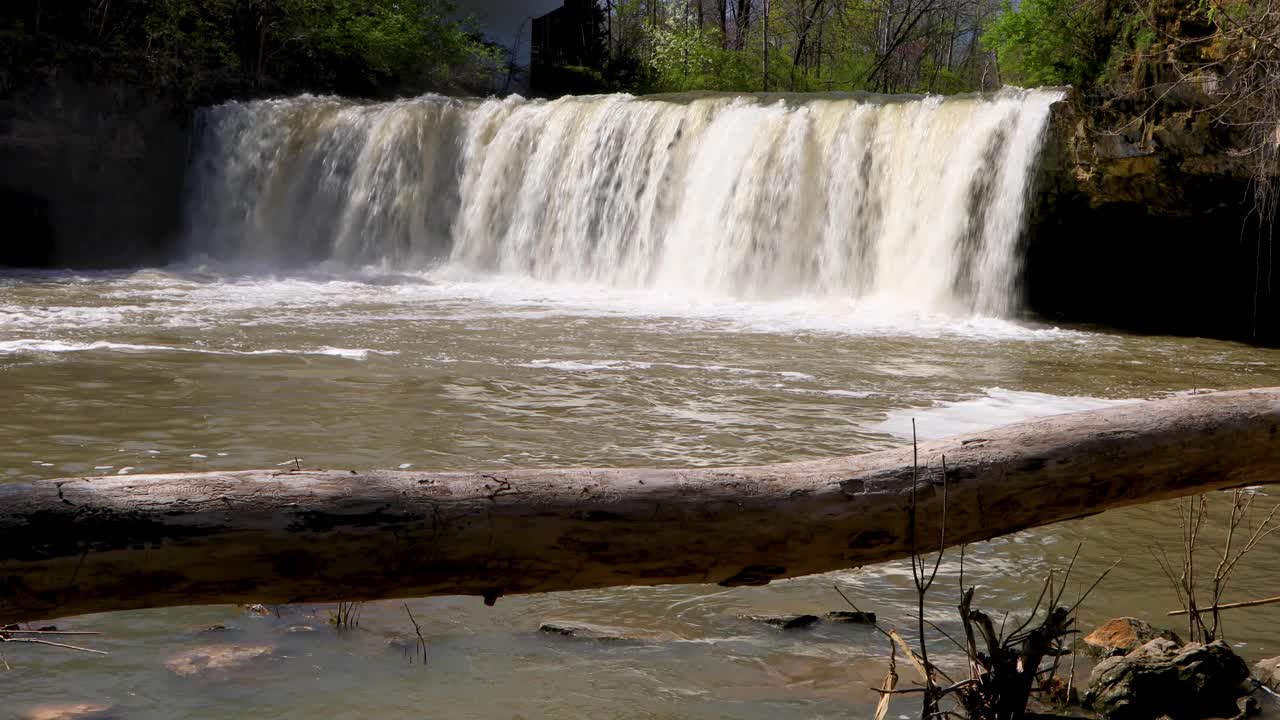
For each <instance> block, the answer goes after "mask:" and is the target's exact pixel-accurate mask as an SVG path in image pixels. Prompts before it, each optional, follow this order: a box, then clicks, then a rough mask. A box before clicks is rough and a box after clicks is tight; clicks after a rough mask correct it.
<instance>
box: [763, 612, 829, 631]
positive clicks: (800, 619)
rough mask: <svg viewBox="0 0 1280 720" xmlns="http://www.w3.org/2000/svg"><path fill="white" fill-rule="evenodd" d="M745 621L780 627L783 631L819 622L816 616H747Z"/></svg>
mask: <svg viewBox="0 0 1280 720" xmlns="http://www.w3.org/2000/svg"><path fill="white" fill-rule="evenodd" d="M746 619H747V620H754V621H755V622H762V623H765V624H766V625H773V626H774V627H780V628H782V629H783V630H798V629H800V628H807V627H809V626H810V625H813V624H815V623H817V622H818V621H820V620H821V618H819V617H818V616H817V615H747V616H746Z"/></svg>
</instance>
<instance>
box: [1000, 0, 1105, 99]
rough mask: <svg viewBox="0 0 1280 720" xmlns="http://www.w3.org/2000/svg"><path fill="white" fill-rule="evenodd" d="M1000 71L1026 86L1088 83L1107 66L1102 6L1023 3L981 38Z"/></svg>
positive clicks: (1080, 1)
mask: <svg viewBox="0 0 1280 720" xmlns="http://www.w3.org/2000/svg"><path fill="white" fill-rule="evenodd" d="M983 43H984V44H985V45H986V46H987V47H988V48H990V49H992V50H995V51H996V52H997V54H998V55H999V58H1000V67H1001V70H1003V71H1004V72H1005V74H1006V75H1007V76H1010V77H1011V78H1012V79H1013V80H1015V81H1017V82H1019V83H1020V84H1025V85H1076V86H1081V85H1087V84H1088V83H1090V82H1092V81H1093V80H1095V79H1096V78H1097V77H1098V76H1099V74H1100V73H1101V71H1102V68H1103V66H1104V64H1105V62H1106V58H1107V56H1108V55H1109V54H1110V53H1109V52H1108V50H1109V48H1108V42H1107V40H1106V38H1105V32H1104V28H1103V17H1102V8H1101V6H1100V4H1099V3H1098V2H1096V1H1095V0H1022V4H1021V6H1020V7H1018V8H1016V9H1015V8H1013V7H1012V6H1008V5H1007V6H1006V7H1005V10H1004V12H1003V13H1002V14H1001V15H1000V17H998V18H997V19H996V21H995V22H994V23H992V25H991V27H990V28H989V29H988V30H987V32H986V33H985V34H984V35H983Z"/></svg>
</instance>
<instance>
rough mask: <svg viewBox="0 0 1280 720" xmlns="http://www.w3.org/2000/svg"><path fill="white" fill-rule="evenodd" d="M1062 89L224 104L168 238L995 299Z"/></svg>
mask: <svg viewBox="0 0 1280 720" xmlns="http://www.w3.org/2000/svg"><path fill="white" fill-rule="evenodd" d="M1059 97H1060V94H1059V93H1057V92H1054V91H1045V90H1012V89H1009V90H1005V91H1002V92H1000V93H997V94H995V95H990V96H983V97H976V96H967V97H957V98H949V99H943V98H938V97H928V98H876V97H861V96H858V97H855V96H826V95H820V96H727V95H713V96H700V97H674V98H658V97H655V98H638V97H632V96H628V95H607V96H590V97H565V98H561V99H559V100H554V101H549V102H548V101H528V100H524V99H522V98H519V97H509V98H505V99H490V100H459V99H452V98H443V97H423V98H417V99H413V100H403V101H397V102H392V103H382V104H373V105H362V104H356V103H351V102H347V101H342V100H338V99H333V98H316V97H299V98H292V99H286V100H266V101H257V102H250V103H229V104H225V105H221V106H218V107H214V108H210V109H207V110H205V111H204V112H203V113H202V115H201V118H200V121H201V124H202V127H203V132H202V137H201V143H200V148H199V152H198V153H197V156H196V159H195V161H194V164H193V167H192V177H191V190H190V205H189V211H188V218H189V229H188V232H187V237H186V243H187V246H186V247H187V250H188V251H189V252H190V253H191V254H192V255H193V256H205V257H211V258H214V259H217V260H220V261H225V262H234V263H244V264H252V265H255V266H260V267H261V266H265V267H270V268H273V269H278V268H298V267H305V266H309V265H314V264H317V263H330V264H336V265H338V266H350V267H361V266H367V265H384V266H390V267H395V268H397V269H401V270H404V269H415V270H426V269H430V268H435V267H439V266H444V267H447V268H449V269H450V270H451V271H453V272H462V273H471V274H477V275H481V274H505V275H518V276H528V277H532V278H536V279H539V280H543V281H547V282H552V283H562V282H563V283H584V282H585V283H598V284H604V285H610V286H616V287H627V288H653V289H656V290H668V291H681V292H685V291H694V292H706V293H714V294H717V295H724V296H730V297H739V298H746V299H778V298H790V297H796V296H839V297H846V298H847V297H854V298H858V297H868V296H888V297H891V298H898V299H900V300H902V301H904V302H910V303H911V304H913V305H918V306H923V307H928V308H932V309H937V310H941V311H947V312H968V313H979V314H984V315H1000V314H1005V313H1008V312H1010V311H1012V310H1014V309H1015V305H1016V296H1017V288H1016V283H1017V277H1018V274H1019V269H1020V267H1019V264H1020V261H1019V257H1018V248H1017V242H1018V236H1019V234H1020V232H1021V229H1022V222H1023V214H1024V208H1025V204H1026V199H1027V195H1028V184H1029V182H1030V180H1031V175H1032V169H1033V167H1034V164H1035V160H1036V156H1037V153H1038V152H1039V148H1040V144H1041V136H1042V134H1043V131H1044V127H1045V124H1046V121H1047V118H1048V115H1049V107H1050V105H1051V104H1052V103H1053V102H1055V101H1056V100H1058V99H1059Z"/></svg>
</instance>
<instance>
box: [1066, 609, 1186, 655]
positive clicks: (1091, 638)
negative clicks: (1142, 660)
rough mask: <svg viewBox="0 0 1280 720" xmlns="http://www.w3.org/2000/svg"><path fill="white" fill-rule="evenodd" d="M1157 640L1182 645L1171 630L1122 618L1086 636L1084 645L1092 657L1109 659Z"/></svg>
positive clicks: (1105, 624)
mask: <svg viewBox="0 0 1280 720" xmlns="http://www.w3.org/2000/svg"><path fill="white" fill-rule="evenodd" d="M1156 638H1164V639H1165V640H1170V641H1173V642H1174V643H1176V644H1178V645H1181V644H1182V641H1181V640H1180V639H1179V638H1178V636H1177V635H1175V634H1173V632H1171V631H1169V630H1158V629H1156V628H1154V627H1152V626H1151V625H1150V624H1149V623H1146V622H1144V621H1142V620H1139V619H1137V618H1131V617H1122V618H1116V619H1114V620H1108V621H1107V622H1106V623H1104V624H1103V625H1101V626H1100V627H1098V628H1097V629H1095V630H1094V631H1093V632H1091V633H1089V634H1088V635H1086V636H1085V638H1084V645H1085V650H1086V651H1087V652H1088V653H1089V654H1090V655H1093V656H1095V657H1101V658H1108V657H1112V656H1115V655H1126V654H1128V653H1131V652H1133V651H1134V650H1137V649H1138V648H1140V647H1142V646H1143V645H1145V644H1147V643H1149V642H1151V641H1152V640H1155V639H1156Z"/></svg>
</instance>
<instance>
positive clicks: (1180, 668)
mask: <svg viewBox="0 0 1280 720" xmlns="http://www.w3.org/2000/svg"><path fill="white" fill-rule="evenodd" d="M1248 677H1249V667H1248V666H1247V665H1245V663H1244V660H1242V659H1240V656H1239V655H1236V654H1235V652H1234V651H1232V650H1231V648H1230V646H1228V645H1227V644H1226V643H1224V642H1222V641H1221V640H1218V641H1216V642H1212V643H1209V644H1208V645H1201V644H1199V643H1189V644H1187V645H1185V646H1183V647H1178V645H1177V644H1176V643H1174V642H1173V641H1172V640H1166V639H1164V638H1156V639H1155V640H1152V641H1150V642H1148V643H1146V644H1145V645H1143V646H1142V647H1140V648H1138V649H1137V650H1134V651H1133V652H1131V653H1129V654H1128V655H1124V656H1122V657H1111V658H1107V659H1106V660H1103V661H1102V662H1100V663H1098V665H1097V667H1095V668H1094V669H1093V674H1092V675H1090V677H1089V692H1088V693H1087V694H1086V695H1085V704H1086V705H1088V706H1090V707H1091V708H1092V709H1093V710H1095V711H1096V712H1099V713H1102V715H1103V716H1104V717H1106V718H1108V719H1109V720H1154V719H1155V718H1159V717H1162V716H1166V715H1167V716H1170V717H1173V718H1179V719H1182V718H1206V717H1235V716H1236V715H1237V713H1238V712H1239V709H1238V708H1237V705H1236V703H1237V701H1238V700H1239V699H1240V697H1241V696H1242V695H1244V694H1245V693H1246V692H1247V690H1246V689H1245V688H1243V687H1242V683H1243V682H1244V681H1245V679H1246V678H1248Z"/></svg>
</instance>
